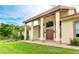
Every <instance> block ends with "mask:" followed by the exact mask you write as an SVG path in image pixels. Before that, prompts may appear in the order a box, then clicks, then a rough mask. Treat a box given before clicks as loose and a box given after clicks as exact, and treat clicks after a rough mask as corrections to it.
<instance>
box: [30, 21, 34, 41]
mask: <svg viewBox="0 0 79 59" xmlns="http://www.w3.org/2000/svg"><path fill="white" fill-rule="evenodd" d="M30 35H31V40H33V22H32V23H31V34H30Z"/></svg>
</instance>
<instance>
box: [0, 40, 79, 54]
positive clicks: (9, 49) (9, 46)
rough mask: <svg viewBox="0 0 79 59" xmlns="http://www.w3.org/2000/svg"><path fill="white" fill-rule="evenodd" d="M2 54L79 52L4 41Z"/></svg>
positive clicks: (77, 51)
mask: <svg viewBox="0 0 79 59" xmlns="http://www.w3.org/2000/svg"><path fill="white" fill-rule="evenodd" d="M0 54H79V50H75V49H69V48H59V47H54V46H47V45H40V44H33V43H26V42H18V41H6V40H4V41H0Z"/></svg>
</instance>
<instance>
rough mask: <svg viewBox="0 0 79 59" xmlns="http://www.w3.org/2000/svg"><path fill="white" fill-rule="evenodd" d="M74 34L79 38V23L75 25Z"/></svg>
mask: <svg viewBox="0 0 79 59" xmlns="http://www.w3.org/2000/svg"><path fill="white" fill-rule="evenodd" d="M75 34H76V37H79V22H76V23H75Z"/></svg>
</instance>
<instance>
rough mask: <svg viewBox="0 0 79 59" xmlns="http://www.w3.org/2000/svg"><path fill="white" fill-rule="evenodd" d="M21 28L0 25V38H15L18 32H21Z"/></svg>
mask: <svg viewBox="0 0 79 59" xmlns="http://www.w3.org/2000/svg"><path fill="white" fill-rule="evenodd" d="M21 29H22V27H21V26H16V25H13V24H3V23H1V24H0V36H3V37H8V38H14V37H15V38H16V37H17V36H18V31H19V30H21Z"/></svg>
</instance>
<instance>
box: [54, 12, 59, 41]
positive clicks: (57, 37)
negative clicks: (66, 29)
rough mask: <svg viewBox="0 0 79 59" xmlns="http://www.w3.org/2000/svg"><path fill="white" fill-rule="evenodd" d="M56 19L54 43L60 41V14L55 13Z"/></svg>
mask: <svg viewBox="0 0 79 59" xmlns="http://www.w3.org/2000/svg"><path fill="white" fill-rule="evenodd" d="M55 17H56V41H60V12H59V11H57V12H56V13H55Z"/></svg>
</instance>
